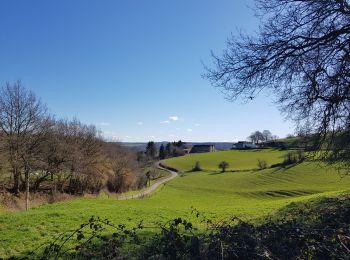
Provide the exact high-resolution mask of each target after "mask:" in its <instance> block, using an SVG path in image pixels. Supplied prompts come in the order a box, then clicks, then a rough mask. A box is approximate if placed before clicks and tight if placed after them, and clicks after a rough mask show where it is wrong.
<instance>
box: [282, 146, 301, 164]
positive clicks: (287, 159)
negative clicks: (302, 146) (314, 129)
mask: <svg viewBox="0 0 350 260" xmlns="http://www.w3.org/2000/svg"><path fill="white" fill-rule="evenodd" d="M304 160H305V153H304V152H303V151H302V150H298V151H296V152H289V153H287V154H286V155H285V156H284V160H283V165H289V164H294V163H300V162H302V161H304Z"/></svg>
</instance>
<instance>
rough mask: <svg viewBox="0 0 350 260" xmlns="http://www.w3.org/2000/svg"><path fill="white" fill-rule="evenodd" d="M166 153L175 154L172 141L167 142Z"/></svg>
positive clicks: (169, 155) (168, 154)
mask: <svg viewBox="0 0 350 260" xmlns="http://www.w3.org/2000/svg"><path fill="white" fill-rule="evenodd" d="M165 153H166V156H167V157H171V156H173V145H172V144H171V143H167V145H166V146H165Z"/></svg>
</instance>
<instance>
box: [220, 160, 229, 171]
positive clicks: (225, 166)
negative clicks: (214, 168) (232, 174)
mask: <svg viewBox="0 0 350 260" xmlns="http://www.w3.org/2000/svg"><path fill="white" fill-rule="evenodd" d="M229 166H230V165H229V163H228V162H226V161H222V162H221V163H219V165H218V167H219V169H221V172H225V171H226V169H227V168H228V167H229Z"/></svg>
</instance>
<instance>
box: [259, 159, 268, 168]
mask: <svg viewBox="0 0 350 260" xmlns="http://www.w3.org/2000/svg"><path fill="white" fill-rule="evenodd" d="M258 168H259V169H260V170H264V169H266V168H267V162H266V161H265V160H260V159H258Z"/></svg>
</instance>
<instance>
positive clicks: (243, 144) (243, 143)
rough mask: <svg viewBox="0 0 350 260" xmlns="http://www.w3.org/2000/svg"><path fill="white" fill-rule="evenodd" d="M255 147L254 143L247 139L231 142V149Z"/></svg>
mask: <svg viewBox="0 0 350 260" xmlns="http://www.w3.org/2000/svg"><path fill="white" fill-rule="evenodd" d="M254 148H257V146H256V144H255V143H252V142H247V141H239V142H238V143H235V144H233V146H232V149H254Z"/></svg>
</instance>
